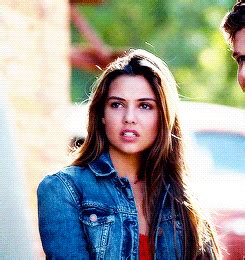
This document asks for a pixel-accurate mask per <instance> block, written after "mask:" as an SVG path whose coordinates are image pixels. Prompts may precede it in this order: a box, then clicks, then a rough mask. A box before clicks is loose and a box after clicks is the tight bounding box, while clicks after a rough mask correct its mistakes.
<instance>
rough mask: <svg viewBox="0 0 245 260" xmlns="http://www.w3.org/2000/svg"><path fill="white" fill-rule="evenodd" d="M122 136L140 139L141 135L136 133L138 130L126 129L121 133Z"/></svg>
mask: <svg viewBox="0 0 245 260" xmlns="http://www.w3.org/2000/svg"><path fill="white" fill-rule="evenodd" d="M121 136H126V137H133V136H136V137H139V136H140V134H139V133H138V132H137V131H136V130H129V129H125V130H123V131H121Z"/></svg>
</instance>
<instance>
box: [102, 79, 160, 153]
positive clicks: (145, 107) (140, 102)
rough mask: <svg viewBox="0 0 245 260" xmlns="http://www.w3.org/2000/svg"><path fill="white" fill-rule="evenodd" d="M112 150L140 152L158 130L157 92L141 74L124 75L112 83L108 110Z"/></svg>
mask: <svg viewBox="0 0 245 260" xmlns="http://www.w3.org/2000/svg"><path fill="white" fill-rule="evenodd" d="M102 121H103V123H104V124H105V132H106V135H107V138H108V140H109V146H110V151H111V150H114V151H116V152H119V153H123V154H140V153H141V152H143V151H144V150H146V149H147V148H149V147H150V146H151V145H152V144H153V142H154V141H155V139H156V136H157V133H158V121H159V111H158V106H157V101H156V97H155V94H154V92H153V90H152V88H151V86H150V84H149V83H148V81H147V80H146V79H145V78H144V77H143V76H141V75H137V76H129V75H121V76H119V77H117V78H115V79H114V80H113V81H112V83H111V85H110V86H109V92H108V96H107V100H106V103H105V109H104V118H103V119H102Z"/></svg>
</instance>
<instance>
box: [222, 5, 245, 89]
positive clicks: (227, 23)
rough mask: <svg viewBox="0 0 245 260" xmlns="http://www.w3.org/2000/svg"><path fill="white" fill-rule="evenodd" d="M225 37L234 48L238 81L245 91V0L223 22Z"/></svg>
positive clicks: (233, 54)
mask: <svg viewBox="0 0 245 260" xmlns="http://www.w3.org/2000/svg"><path fill="white" fill-rule="evenodd" d="M222 29H223V31H224V33H225V37H226V38H227V40H228V42H229V43H230V45H231V48H232V52H233V53H232V56H233V57H234V59H235V60H236V62H237V64H238V71H237V78H238V82H239V84H240V86H241V88H242V90H243V92H245V0H238V1H237V3H236V4H235V5H234V6H233V8H232V10H231V11H230V12H228V13H227V14H226V16H225V17H224V19H223V22H222Z"/></svg>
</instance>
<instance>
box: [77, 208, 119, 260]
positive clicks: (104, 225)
mask: <svg viewBox="0 0 245 260" xmlns="http://www.w3.org/2000/svg"><path fill="white" fill-rule="evenodd" d="M80 221H81V222H82V226H83V229H84V233H85V235H86V237H87V242H88V245H89V247H90V250H91V252H93V253H94V254H96V255H98V254H99V255H100V256H103V255H104V254H105V251H106V248H107V245H108V242H109V240H110V230H111V227H112V225H113V224H114V223H115V215H114V213H113V212H112V210H110V209H109V210H106V209H102V208H99V207H91V206H90V207H85V208H83V209H82V211H81V214H80Z"/></svg>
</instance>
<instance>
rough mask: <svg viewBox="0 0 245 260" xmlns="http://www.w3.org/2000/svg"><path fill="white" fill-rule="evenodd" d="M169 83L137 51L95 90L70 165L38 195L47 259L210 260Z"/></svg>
mask: <svg viewBox="0 0 245 260" xmlns="http://www.w3.org/2000/svg"><path fill="white" fill-rule="evenodd" d="M178 102H179V99H178V93H177V89H176V82H175V80H174V78H173V76H172V75H171V73H170V71H169V69H168V68H167V66H166V64H165V63H163V62H162V61H161V60H160V59H159V58H157V57H155V56H154V55H153V54H151V53H149V52H146V51H144V50H130V51H128V52H127V53H126V54H125V55H124V56H123V57H121V58H118V59H117V60H116V61H114V62H112V63H111V64H110V65H109V66H108V67H107V68H106V69H105V71H104V72H103V74H102V75H101V77H100V78H99V79H98V82H97V83H96V86H95V89H94V92H93V94H92V96H91V104H90V108H89V123H88V135H87V137H86V139H85V142H84V144H83V145H82V146H81V147H80V148H79V151H78V154H77V159H76V160H75V161H74V163H73V164H72V165H71V166H68V167H66V168H64V169H63V170H61V171H60V172H58V173H55V174H53V175H49V176H47V177H46V178H45V179H44V180H43V181H42V182H41V184H40V185H39V188H38V207H39V228H40V235H41V239H42V244H43V248H44V251H45V253H46V256H47V258H52V259H53V258H54V259H56V258H61V259H62V258H63V259H70V258H74V259H153V258H154V259H188V260H189V259H219V258H220V252H219V246H218V244H217V242H216V239H215V236H214V233H213V230H212V229H211V227H210V225H209V224H208V222H207V221H206V220H205V219H204V218H203V216H202V215H201V214H200V213H199V210H198V209H197V208H196V206H195V205H194V203H193V201H192V198H191V196H190V195H189V192H188V189H187V186H186V183H185V175H186V167H185V161H184V156H183V147H182V146H183V144H182V134H181V127H180V125H179V120H178V113H177V108H178Z"/></svg>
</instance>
